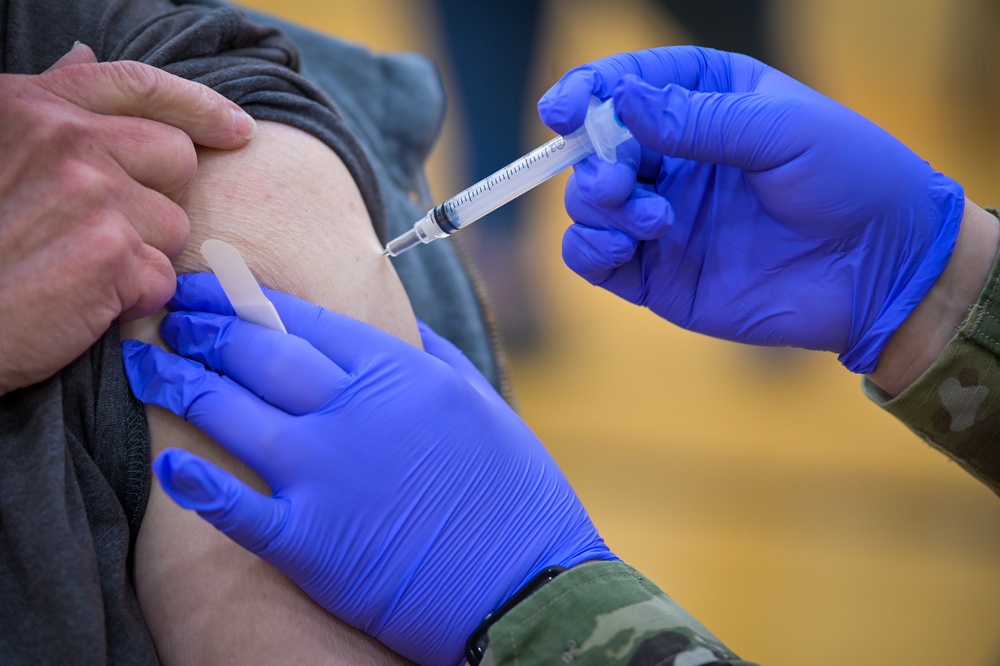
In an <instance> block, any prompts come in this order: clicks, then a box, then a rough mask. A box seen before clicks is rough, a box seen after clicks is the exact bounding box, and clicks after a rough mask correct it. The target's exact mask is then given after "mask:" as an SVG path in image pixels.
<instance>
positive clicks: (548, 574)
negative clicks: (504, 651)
mask: <svg viewBox="0 0 1000 666" xmlns="http://www.w3.org/2000/svg"><path fill="white" fill-rule="evenodd" d="M563 571H566V567H546V568H544V569H542V570H541V571H539V572H538V574H537V575H536V576H534V577H532V579H531V580H529V581H528V582H527V583H525V584H524V585H523V586H522V587H521V589H519V590H518V591H517V592H515V593H514V596H512V597H511V598H510V599H508V600H507V601H506V602H505V603H504V604H503V605H502V606H500V608H498V609H496V610H495V611H493V612H492V613H490V614H488V615H487V616H486V617H484V618H483V621H482V622H481V623H480V625H479V626H478V627H476V630H475V631H473V632H472V635H470V636H469V640H468V642H466V644H465V658H466V659H467V660H468V661H469V664H471V666H478V664H479V662H480V661H481V660H482V658H483V655H484V654H486V647H487V646H488V645H489V644H490V639H489V636H488V635H487V632H488V631H489V628H490V627H491V626H493V623H494V622H496V621H497V620H499V619H500V618H502V617H503V616H504V615H506V614H507V613H508V612H509V611H510V610H511V609H512V608H514V606H516V605H518V604H519V603H521V602H522V601H524V600H525V599H527V598H528V597H530V596H531V595H532V594H533V593H535V592H536V591H537V590H538V588H540V587H541V586H542V585H545V584H546V583H548V582H549V581H550V580H552V579H553V578H555V577H556V576H558V575H559V574H561V573H562V572H563Z"/></svg>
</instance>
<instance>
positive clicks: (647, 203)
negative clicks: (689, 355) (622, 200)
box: [627, 193, 674, 240]
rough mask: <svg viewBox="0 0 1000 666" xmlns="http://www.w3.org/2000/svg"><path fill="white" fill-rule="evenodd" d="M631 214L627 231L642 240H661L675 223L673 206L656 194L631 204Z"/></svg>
mask: <svg viewBox="0 0 1000 666" xmlns="http://www.w3.org/2000/svg"><path fill="white" fill-rule="evenodd" d="M643 194H646V193H643ZM629 213H630V219H629V220H628V221H627V229H628V231H629V232H630V233H632V234H633V235H634V236H635V237H636V238H639V239H641V240H654V239H656V238H660V237H661V236H663V235H664V234H666V233H667V232H668V231H669V230H670V227H671V226H673V223H674V209H673V206H671V205H670V202H669V201H667V200H666V199H665V198H664V197H661V196H659V195H655V194H653V195H647V196H642V197H638V198H636V199H635V200H634V201H633V202H631V203H630V206H629Z"/></svg>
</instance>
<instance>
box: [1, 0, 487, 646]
mask: <svg viewBox="0 0 1000 666" xmlns="http://www.w3.org/2000/svg"><path fill="white" fill-rule="evenodd" d="M291 30H292V31H293V32H294V35H295V39H296V40H301V41H302V44H303V47H304V49H305V54H306V57H305V59H304V61H302V62H301V63H300V59H299V58H300V56H299V52H298V49H297V47H296V45H295V44H294V43H293V42H292V41H290V40H288V39H287V38H286V37H284V36H283V35H281V34H280V33H279V32H278V31H276V30H275V29H273V28H270V27H263V26H261V25H256V24H254V23H251V22H249V21H247V20H245V18H244V16H243V14H242V13H241V12H239V11H237V10H235V9H233V8H231V7H227V6H224V5H222V4H221V3H216V2H202V3H195V2H192V3H184V2H177V3H176V4H175V3H173V2H170V1H168V0H103V1H102V0H54V1H49V0H46V1H45V2H35V1H34V0H0V58H2V61H0V62H2V71H3V72H9V73H29V74H34V73H39V72H41V71H43V70H45V69H46V68H47V67H49V66H50V65H51V64H52V63H53V62H55V61H56V60H57V59H58V58H59V57H60V56H61V55H62V54H64V53H65V52H66V51H68V50H69V48H70V47H71V46H72V44H73V42H74V41H76V40H79V41H82V42H84V43H86V44H88V45H89V46H91V47H92V48H94V50H95V52H96V53H97V55H98V58H99V59H100V60H113V59H135V60H140V61H143V62H146V63H149V64H153V65H155V66H158V67H161V68H163V69H166V70H167V71H170V72H172V73H174V74H177V75H179V76H183V77H186V78H189V79H193V80H196V81H200V82H202V83H205V84H206V85H209V86H211V87H213V88H215V89H216V90H218V91H219V92H221V93H222V94H224V95H226V96H227V97H229V98H230V99H232V100H234V101H236V102H237V103H239V104H241V105H242V106H243V107H244V108H245V109H246V110H247V111H248V112H250V113H251V114H252V115H253V116H255V117H256V118H258V119H266V120H274V121H277V122H283V123H286V124H289V125H292V126H295V127H298V128H300V129H303V130H305V131H307V132H309V133H311V134H313V135H314V136H316V137H318V138H320V139H321V140H323V141H324V142H325V143H327V145H329V146H330V147H331V148H332V149H333V150H334V151H336V152H337V154H338V155H339V156H340V157H341V159H342V160H343V161H344V163H345V164H346V165H347V167H348V169H349V171H350V173H351V175H352V176H353V177H354V179H355V180H356V181H357V183H358V186H359V189H360V190H361V192H362V194H363V196H364V197H365V203H366V205H367V207H368V209H369V213H370V215H371V217H372V219H373V223H374V225H375V227H376V232H377V233H378V234H379V236H380V237H381V238H383V239H385V238H387V237H389V235H395V234H396V233H398V232H399V231H401V230H402V229H403V228H405V227H406V226H408V225H410V224H412V222H413V221H414V220H415V219H416V217H418V216H419V214H422V212H423V209H422V207H421V206H420V205H417V204H415V203H413V201H411V198H410V197H411V196H412V194H413V192H414V191H415V190H416V189H417V188H419V186H420V184H421V182H422V178H423V174H422V164H423V161H424V159H425V157H426V154H427V151H428V150H429V148H430V146H431V144H432V142H433V140H434V138H435V137H436V135H437V131H438V129H439V126H440V119H441V113H442V105H443V100H442V97H441V93H440V88H439V85H438V81H437V75H436V73H435V72H434V70H433V68H432V67H431V66H430V65H429V64H428V62H427V61H426V60H423V59H421V58H419V57H415V56H387V57H378V56H374V55H372V54H370V53H368V52H367V51H365V50H364V49H362V48H360V47H356V46H352V45H348V44H343V43H339V42H336V41H334V40H330V39H329V38H326V37H322V36H320V35H318V34H316V33H311V32H308V31H302V30H299V29H295V28H291ZM300 64H301V65H302V66H303V68H304V73H305V75H306V76H305V77H303V76H300V75H299V74H297V73H296V72H295V70H296V69H297V68H298V67H299V66H300ZM330 96H332V97H334V98H335V99H336V101H337V104H339V106H340V109H338V107H337V106H336V105H334V104H333V103H332V102H331V100H330ZM0 103H2V101H0ZM397 267H398V269H399V271H400V274H401V277H402V279H403V282H404V285H405V286H406V288H407V291H408V292H409V294H410V296H411V298H412V299H413V301H414V307H415V309H416V312H417V314H418V316H420V317H421V318H423V319H424V320H425V321H427V322H428V323H429V324H430V325H431V326H433V327H434V328H435V329H437V330H438V331H439V332H440V333H442V334H443V335H445V336H446V337H448V338H450V339H452V340H453V341H454V342H456V344H458V346H459V347H461V348H462V349H463V350H464V351H465V352H466V354H468V355H469V356H470V358H471V359H472V360H473V361H474V362H475V363H476V364H477V365H479V367H481V368H482V369H483V370H484V372H485V373H486V374H487V376H489V377H490V378H491V380H493V381H494V382H498V378H499V374H498V372H497V362H496V359H495V357H494V356H493V353H492V347H491V343H490V335H489V333H488V329H487V326H486V325H485V323H484V321H483V316H482V311H481V309H480V304H479V301H478V299H477V298H476V294H475V290H474V289H473V288H472V286H471V283H470V279H469V277H468V275H467V274H466V272H465V271H464V270H463V267H462V263H461V261H460V260H459V259H458V257H457V256H456V255H455V253H454V249H453V248H452V247H450V245H449V244H447V243H437V244H434V245H431V246H427V247H426V248H422V249H419V250H415V251H414V252H411V253H409V254H408V255H406V256H405V257H403V260H402V261H400V262H399V263H398V264H397ZM432 285H433V286H434V288H433V289H432ZM3 316H4V313H2V312H0V317H3ZM148 436H149V435H148V428H147V425H146V422H145V417H144V413H143V411H142V408H141V405H139V404H138V403H136V401H135V400H134V399H133V398H132V396H131V393H130V392H129V390H128V387H127V383H126V381H125V377H124V373H123V370H122V366H121V358H120V351H119V339H118V333H117V328H114V329H113V330H111V331H109V332H108V333H107V334H106V335H105V336H104V337H103V338H102V339H101V340H100V341H99V342H98V343H97V344H95V345H94V346H93V347H92V348H91V349H90V350H88V351H87V352H86V353H85V354H84V355H83V356H81V358H80V359H78V360H77V361H76V362H74V363H73V364H71V365H70V366H68V367H67V368H65V369H64V370H63V371H62V372H60V373H59V374H58V375H57V376H55V377H53V378H51V379H49V380H47V381H45V382H42V383H40V384H37V385H35V386H32V387H27V388H25V389H22V390H19V391H15V392H13V393H10V394H7V395H5V396H0V664H5V665H6V664H91V663H92V664H101V663H113V664H153V663H156V661H157V660H156V656H155V652H154V650H153V646H152V643H151V640H150V637H149V634H148V631H147V629H146V628H145V624H144V622H143V620H142V616H141V612H140V610H139V607H138V604H137V602H136V599H135V596H134V592H133V589H132V586H131V582H130V578H129V571H130V569H131V552H132V551H131V547H132V545H133V544H134V540H135V535H136V531H137V529H138V526H139V523H140V522H141V520H142V514H143V512H144V510H145V505H146V501H147V499H148V490H149V481H150V472H149V441H148Z"/></svg>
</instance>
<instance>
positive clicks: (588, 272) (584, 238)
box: [562, 224, 638, 285]
mask: <svg viewBox="0 0 1000 666" xmlns="http://www.w3.org/2000/svg"><path fill="white" fill-rule="evenodd" d="M637 247H638V242H637V241H636V240H635V239H634V238H631V237H630V236H628V235H627V234H624V233H622V232H620V231H617V230H615V229H597V228H594V227H587V226H585V225H582V224H573V225H570V227H569V228H568V229H566V233H565V234H563V242H562V255H563V261H564V262H565V263H566V266H567V267H568V268H569V269H570V270H572V271H573V272H574V273H576V274H577V275H579V276H580V277H582V278H583V279H585V280H587V281H588V282H590V283H592V284H595V285H600V284H601V283H603V282H604V280H605V279H606V278H607V277H608V275H609V274H610V273H611V271H613V270H614V269H616V268H618V267H619V266H621V265H622V264H625V263H627V262H628V261H630V260H631V259H632V257H633V256H635V251H636V248H637Z"/></svg>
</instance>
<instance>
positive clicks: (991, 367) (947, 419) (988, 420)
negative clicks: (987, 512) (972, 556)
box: [862, 208, 1000, 494]
mask: <svg viewBox="0 0 1000 666" xmlns="http://www.w3.org/2000/svg"><path fill="white" fill-rule="evenodd" d="M987 210H989V211H990V212H991V213H993V215H996V216H998V217H1000V214H998V211H997V209H994V208H989V209H987ZM862 385H863V388H864V391H865V394H866V395H868V397H869V398H871V399H872V400H873V401H874V402H876V403H877V404H878V405H880V406H881V407H882V408H883V409H885V410H886V411H887V412H889V413H890V414H892V415H893V416H895V417H896V418H897V419H899V420H900V421H902V422H903V423H904V424H905V425H906V426H907V427H909V428H910V429H911V430H913V432H915V433H916V434H917V435H919V436H920V437H921V438H922V439H924V441H926V442H927V443H928V444H930V445H931V446H933V447H934V448H936V449H938V450H939V451H941V452H942V453H944V454H945V455H946V456H948V457H949V458H951V459H952V460H954V461H955V462H957V463H958V464H959V465H961V466H962V467H963V468H965V470H966V471H968V472H969V473H970V474H972V475H973V476H975V477H976V478H977V479H979V480H980V481H982V482H983V483H984V484H986V485H987V486H988V487H989V488H990V489H991V490H993V492H995V493H997V494H1000V449H998V444H1000V257H998V258H997V261H996V262H995V263H994V264H993V270H992V271H991V273H990V277H989V279H988V280H987V281H986V286H985V287H984V288H983V293H982V294H981V295H980V296H979V301H978V302H977V303H976V305H975V306H973V308H972V309H971V310H970V311H969V316H968V317H966V320H965V321H964V322H963V323H962V325H961V326H960V327H959V329H958V331H957V332H956V334H955V337H954V338H952V340H951V342H950V343H948V346H947V347H945V349H944V351H943V352H942V353H941V355H940V356H939V357H938V359H937V360H936V361H935V362H934V365H932V366H931V367H930V368H928V369H927V371H926V372H925V373H924V374H923V375H921V376H920V378H919V379H917V381H915V382H914V383H913V384H911V385H910V386H909V387H908V388H907V389H906V390H905V391H903V392H902V393H900V394H899V395H898V396H896V397H895V398H890V397H889V396H888V395H887V394H886V393H885V392H883V391H882V390H881V389H879V388H878V387H877V386H875V385H874V384H872V383H871V382H870V381H868V379H867V378H866V379H865V380H863V383H862Z"/></svg>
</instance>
